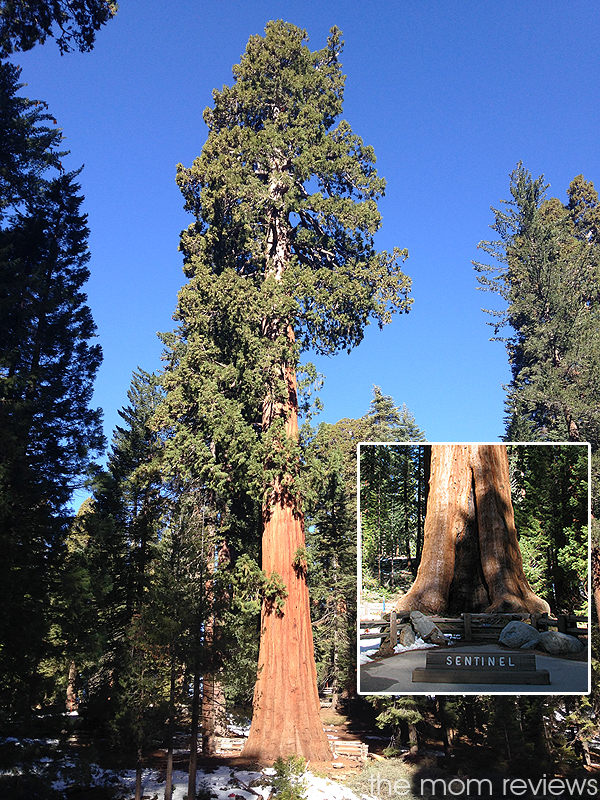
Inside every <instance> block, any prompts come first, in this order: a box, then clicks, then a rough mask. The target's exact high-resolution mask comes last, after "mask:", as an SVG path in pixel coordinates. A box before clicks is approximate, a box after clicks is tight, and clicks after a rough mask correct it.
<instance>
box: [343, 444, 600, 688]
mask: <svg viewBox="0 0 600 800" xmlns="http://www.w3.org/2000/svg"><path fill="white" fill-rule="evenodd" d="M358 449H359V458H358V462H359V464H358V470H359V474H358V486H359V498H358V501H359V503H358V541H359V574H358V584H359V585H358V590H359V604H358V608H359V639H358V662H359V664H358V675H359V681H358V686H359V693H361V694H585V693H588V692H589V691H590V672H591V666H590V665H591V659H590V645H589V635H588V633H589V610H588V603H589V598H590V568H589V546H590V545H589V524H590V522H589V515H590V498H589V459H590V452H589V450H590V448H589V445H587V444H579V443H577V444H574V443H553V444H548V443H539V444H538V443H511V444H472V443H461V444H423V443H422V442H418V443H417V442H415V443H391V444H390V443H371V442H368V443H361V444H360V445H359V448H358Z"/></svg>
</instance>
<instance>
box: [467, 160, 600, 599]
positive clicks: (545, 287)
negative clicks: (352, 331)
mask: <svg viewBox="0 0 600 800" xmlns="http://www.w3.org/2000/svg"><path fill="white" fill-rule="evenodd" d="M547 188H548V187H547V185H546V184H545V183H544V178H543V176H540V177H539V178H537V179H533V178H532V176H531V173H530V172H528V171H527V170H525V169H524V167H523V165H522V164H519V165H518V166H517V169H516V170H515V171H514V172H513V173H512V175H511V183H510V191H511V195H512V199H511V200H510V201H505V206H506V210H503V209H493V210H494V215H495V221H494V225H493V226H492V228H493V230H495V231H496V233H498V235H499V236H500V239H499V240H498V241H495V242H480V244H479V247H480V248H482V249H483V250H484V251H485V252H486V253H488V254H489V255H491V256H492V257H493V258H494V259H495V260H496V264H495V265H487V264H481V263H475V268H476V269H477V270H478V272H479V273H480V277H479V281H480V283H481V284H482V288H483V289H484V290H487V291H492V292H495V293H496V294H498V295H500V297H502V298H503V299H504V300H505V301H506V304H507V307H506V309H505V310H504V311H500V312H492V313H494V314H495V315H496V316H497V322H496V324H495V331H496V333H498V331H499V330H500V328H502V327H503V326H507V325H508V326H510V327H511V328H512V331H513V332H512V334H511V335H510V336H508V337H506V338H505V339H503V341H505V342H506V346H507V351H508V356H509V360H510V362H511V367H512V380H511V383H510V385H509V386H508V387H507V427H506V436H505V438H506V440H507V441H516V440H519V439H521V440H523V439H525V440H550V441H565V440H568V441H574V442H577V441H581V442H586V441H587V442H590V444H591V449H592V514H593V517H594V519H593V520H592V564H593V565H594V570H593V575H594V587H595V589H594V591H595V597H596V599H597V601H598V602H599V603H600V592H599V591H598V585H599V581H600V577H598V576H599V574H600V573H599V572H598V570H597V569H596V567H595V565H596V564H597V563H598V547H599V544H598V542H599V541H600V535H599V533H598V524H597V518H598V516H599V515H600V488H599V487H600V459H599V458H598V448H599V446H600V416H599V414H598V404H597V397H598V394H599V393H600V335H599V333H598V330H599V329H598V313H599V311H600V295H599V294H598V283H599V277H600V247H599V245H600V234H599V231H600V225H599V221H600V203H599V201H598V193H597V192H596V190H595V188H594V185H593V183H591V181H586V180H585V179H584V177H583V175H578V176H577V177H575V178H574V179H573V181H571V184H570V186H569V189H568V191H567V195H568V202H567V203H566V204H563V203H561V202H560V200H557V199H556V198H551V199H549V200H548V199H546V189H547Z"/></svg>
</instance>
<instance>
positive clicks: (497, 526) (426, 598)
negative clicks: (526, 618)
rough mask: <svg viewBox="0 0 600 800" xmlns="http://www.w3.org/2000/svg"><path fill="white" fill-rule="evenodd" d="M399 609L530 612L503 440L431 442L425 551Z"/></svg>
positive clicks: (537, 606) (535, 602)
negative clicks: (496, 442) (493, 442)
mask: <svg viewBox="0 0 600 800" xmlns="http://www.w3.org/2000/svg"><path fill="white" fill-rule="evenodd" d="M397 608H398V610H400V611H409V610H420V611H424V612H428V613H442V612H468V611H472V612H477V611H486V612H529V613H546V612H548V611H549V610H550V607H549V606H548V604H547V603H546V601H545V600H542V599H541V598H540V597H538V596H537V595H536V594H535V593H534V592H533V590H532V589H531V587H530V586H529V583H528V582H527V578H526V577H525V573H524V572H523V561H522V558H521V550H520V548H519V542H518V538H517V531H516V528H515V522H514V513H513V507H512V500H511V495H510V478H509V471H508V456H507V453H506V447H505V445H500V444H498V445H477V444H461V445H432V447H431V477H430V484H429V496H428V500H427V514H426V517H425V534H424V543H423V556H422V559H421V564H420V566H419V571H418V573H417V578H416V580H415V583H414V584H413V586H412V587H411V588H410V590H409V591H408V592H407V594H406V595H404V596H403V597H401V598H400V599H399V600H398V604H397Z"/></svg>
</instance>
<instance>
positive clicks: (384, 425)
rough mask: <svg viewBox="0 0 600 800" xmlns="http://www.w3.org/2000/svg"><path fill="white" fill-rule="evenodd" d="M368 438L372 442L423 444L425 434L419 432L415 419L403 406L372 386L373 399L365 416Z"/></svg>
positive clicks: (378, 388)
mask: <svg viewBox="0 0 600 800" xmlns="http://www.w3.org/2000/svg"><path fill="white" fill-rule="evenodd" d="M366 422H367V423H368V426H369V429H368V434H369V435H368V436H367V437H366V440H371V441H374V442H423V441H425V432H424V431H422V430H420V428H419V426H418V425H417V423H416V422H415V418H414V417H413V415H412V414H411V413H410V411H409V410H408V408H407V407H406V405H405V404H402V408H398V407H397V406H395V405H394V400H393V398H392V397H390V396H389V395H387V394H382V392H381V388H380V387H379V386H373V399H372V400H371V407H370V408H369V411H368V412H367V415H366Z"/></svg>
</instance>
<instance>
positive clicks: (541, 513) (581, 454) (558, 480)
mask: <svg viewBox="0 0 600 800" xmlns="http://www.w3.org/2000/svg"><path fill="white" fill-rule="evenodd" d="M508 453H509V464H510V468H511V489H512V497H513V507H514V512H515V524H516V527H517V531H518V533H519V537H520V547H521V554H522V556H523V566H524V569H525V574H526V575H527V578H528V580H529V582H530V584H531V585H532V587H533V589H534V591H535V592H536V593H537V594H540V595H541V596H542V597H544V598H545V599H546V600H547V601H548V602H549V603H550V606H551V607H552V609H553V610H554V611H555V613H572V612H573V611H575V610H584V611H585V613H587V574H588V448H587V447H585V446H578V445H543V444H539V445H532V446H529V447H526V446H522V445H518V446H511V445H508Z"/></svg>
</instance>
